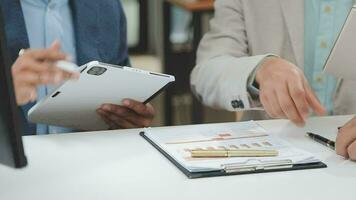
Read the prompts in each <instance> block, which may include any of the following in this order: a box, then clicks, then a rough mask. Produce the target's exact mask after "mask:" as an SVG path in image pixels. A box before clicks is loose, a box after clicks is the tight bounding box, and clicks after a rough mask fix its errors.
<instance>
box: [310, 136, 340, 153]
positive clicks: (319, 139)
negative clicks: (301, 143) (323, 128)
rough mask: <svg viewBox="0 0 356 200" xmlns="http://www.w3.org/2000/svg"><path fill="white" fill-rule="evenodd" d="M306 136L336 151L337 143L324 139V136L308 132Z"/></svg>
mask: <svg viewBox="0 0 356 200" xmlns="http://www.w3.org/2000/svg"><path fill="white" fill-rule="evenodd" d="M306 135H307V136H308V137H309V138H311V139H312V140H314V141H316V142H318V143H320V144H322V145H325V146H327V147H329V148H330V149H333V150H335V142H334V141H332V140H329V139H327V138H324V137H323V136H321V135H317V134H315V133H310V132H308V133H307V134H306Z"/></svg>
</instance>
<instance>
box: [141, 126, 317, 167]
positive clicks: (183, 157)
mask: <svg viewBox="0 0 356 200" xmlns="http://www.w3.org/2000/svg"><path fill="white" fill-rule="evenodd" d="M145 133H146V136H147V137H148V138H149V139H151V140H152V141H153V142H155V143H156V144H157V145H158V146H159V147H160V148H162V149H163V150H164V151H166V152H167V153H168V154H169V155H170V156H171V157H173V158H174V159H175V160H176V161H177V162H179V163H180V164H181V165H182V166H184V167H185V168H186V169H187V170H188V171H190V172H201V171H214V170H220V169H222V168H223V167H224V166H225V165H226V164H236V165H241V166H244V165H249V164H254V163H265V162H270V161H285V160H289V161H291V162H292V163H293V164H302V163H312V162H319V160H318V159H316V158H315V157H314V156H313V155H312V154H311V153H308V152H306V151H304V150H301V149H297V148H294V147H293V146H291V145H290V144H289V143H287V142H286V141H283V140H281V139H279V138H276V137H273V136H271V135H269V134H268V133H267V131H266V130H265V129H264V128H262V127H261V126H259V125H258V124H257V123H256V122H254V121H250V122H239V123H224V124H207V125H196V126H181V127H172V128H170V129H161V130H160V129H154V130H152V129H146V130H145ZM194 149H209V150H214V149H275V150H278V151H279V155H278V156H277V157H258V158H257V157H235V158H192V157H191V153H190V151H191V150H194Z"/></svg>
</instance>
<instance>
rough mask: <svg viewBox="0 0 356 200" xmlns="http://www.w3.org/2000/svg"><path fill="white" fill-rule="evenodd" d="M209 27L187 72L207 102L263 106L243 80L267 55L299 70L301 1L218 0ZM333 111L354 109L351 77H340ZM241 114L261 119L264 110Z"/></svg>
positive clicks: (225, 105) (245, 107) (234, 106)
mask: <svg viewBox="0 0 356 200" xmlns="http://www.w3.org/2000/svg"><path fill="white" fill-rule="evenodd" d="M210 26H211V27H210V31H209V32H208V33H207V34H206V35H205V36H204V38H203V39H202V41H201V43H200V46H199V49H198V53H197V54H198V55H197V65H196V67H195V68H194V69H193V71H192V74H191V86H192V90H193V92H194V93H195V94H196V95H197V96H198V98H200V99H201V100H202V101H203V103H204V104H206V105H208V106H212V107H215V108H221V109H225V110H229V111H246V110H261V104H260V102H259V100H258V98H252V97H251V95H250V94H249V92H248V90H247V85H248V81H249V77H250V76H251V74H252V73H253V72H254V69H255V68H256V67H257V66H258V64H259V63H260V62H261V61H262V60H263V59H264V58H265V57H266V55H268V54H275V55H278V56H280V57H282V58H284V59H286V60H288V61H290V62H292V63H294V64H296V65H297V66H299V67H300V68H301V69H302V70H303V65H304V0H217V1H216V2H215V16H214V18H213V19H212V20H211V22H210ZM355 76H356V75H355ZM334 113H335V114H354V113H356V82H355V81H348V80H339V81H338V85H337V89H336V92H335V94H334ZM244 117H245V118H249V119H265V118H266V115H265V114H264V112H263V113H262V112H261V111H258V112H257V111H254V112H252V113H251V112H248V113H247V114H245V116H244Z"/></svg>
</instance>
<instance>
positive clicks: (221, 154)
mask: <svg viewBox="0 0 356 200" xmlns="http://www.w3.org/2000/svg"><path fill="white" fill-rule="evenodd" d="M191 155H192V157H193V158H226V157H274V156H278V151H276V150H192V151H191Z"/></svg>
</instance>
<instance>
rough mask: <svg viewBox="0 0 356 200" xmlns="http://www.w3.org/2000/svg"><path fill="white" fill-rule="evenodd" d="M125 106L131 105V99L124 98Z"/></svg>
mask: <svg viewBox="0 0 356 200" xmlns="http://www.w3.org/2000/svg"><path fill="white" fill-rule="evenodd" d="M122 103H123V104H124V105H125V106H130V101H129V100H128V99H124V100H123V102H122Z"/></svg>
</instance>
